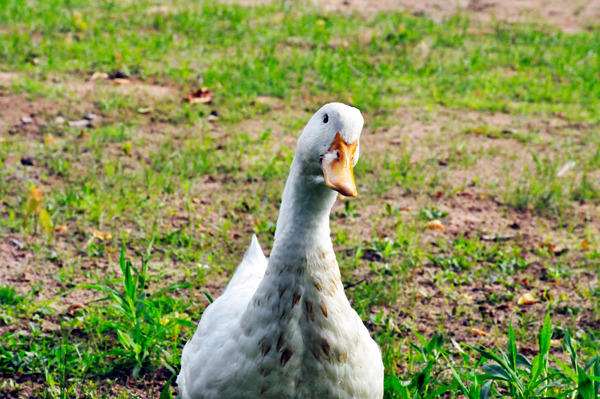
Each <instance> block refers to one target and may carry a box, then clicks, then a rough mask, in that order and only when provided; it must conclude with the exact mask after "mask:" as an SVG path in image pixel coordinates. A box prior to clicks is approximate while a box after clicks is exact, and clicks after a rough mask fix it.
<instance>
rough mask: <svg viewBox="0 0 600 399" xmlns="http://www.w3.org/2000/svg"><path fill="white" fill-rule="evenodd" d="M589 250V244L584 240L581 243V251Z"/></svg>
mask: <svg viewBox="0 0 600 399" xmlns="http://www.w3.org/2000/svg"><path fill="white" fill-rule="evenodd" d="M589 249H590V242H589V241H588V240H587V238H584V239H583V240H582V241H581V250H582V251H589Z"/></svg>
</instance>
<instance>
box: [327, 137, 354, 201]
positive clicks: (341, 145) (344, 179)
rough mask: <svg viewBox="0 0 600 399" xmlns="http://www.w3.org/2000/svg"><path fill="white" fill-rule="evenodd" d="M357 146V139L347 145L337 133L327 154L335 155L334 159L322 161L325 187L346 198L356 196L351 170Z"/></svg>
mask: <svg viewBox="0 0 600 399" xmlns="http://www.w3.org/2000/svg"><path fill="white" fill-rule="evenodd" d="M357 145H358V139H357V140H356V141H355V142H354V143H352V144H350V145H348V144H346V143H345V142H344V140H343V139H342V136H341V135H340V132H337V134H336V135H335V138H334V139H333V143H332V144H331V148H329V154H335V155H336V157H335V158H333V159H328V158H326V159H324V160H323V175H324V176H325V183H326V184H327V187H329V188H331V189H332V190H335V191H337V192H338V193H340V194H342V195H345V196H346V197H356V196H358V192H357V191H356V183H354V171H353V169H352V168H353V167H354V152H355V151H356V146H357Z"/></svg>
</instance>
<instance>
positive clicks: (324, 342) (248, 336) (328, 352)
mask: <svg viewBox="0 0 600 399" xmlns="http://www.w3.org/2000/svg"><path fill="white" fill-rule="evenodd" d="M363 122H364V121H363V118H362V115H361V113H360V111H359V110H358V109H356V108H353V107H349V106H347V105H344V104H340V103H332V104H327V105H325V106H323V107H322V108H321V109H320V110H319V111H317V113H316V114H315V115H314V116H313V117H312V118H311V119H310V121H309V122H308V124H307V125H306V127H305V128H304V130H303V132H302V135H301V136H300V138H299V139H298V145H297V148H296V154H295V155H294V160H293V161H292V166H291V170H290V175H289V177H288V180H287V183H286V186H285V190H284V192H283V198H282V203H281V210H280V213H279V220H278V221H277V230H276V232H275V243H274V245H273V250H272V251H271V257H270V258H269V260H268V261H267V259H266V258H265V256H264V255H263V253H262V251H261V249H260V245H259V244H258V240H257V239H256V237H255V236H254V237H253V238H252V243H251V244H250V247H249V248H248V250H247V251H246V254H245V255H244V259H243V260H242V263H241V264H240V265H239V266H238V268H237V270H236V272H235V274H234V276H233V278H232V279H231V281H230V283H229V285H228V286H227V288H226V289H225V291H224V292H223V295H221V296H220V297H219V298H218V299H217V300H215V301H214V303H212V304H211V305H210V306H208V308H207V309H206V310H205V312H204V314H203V315H202V320H201V321H200V324H199V325H198V330H197V331H196V333H195V334H194V336H193V338H192V339H191V340H190V341H189V342H188V343H187V344H186V346H185V348H184V349H183V355H182V359H181V373H180V374H179V377H178V379H177V383H178V385H179V390H180V393H181V396H182V398H183V399H237V398H244V399H249V398H277V399H282V398H297V399H301V398H377V399H380V398H382V397H383V363H382V360H381V352H380V350H379V347H378V346H377V344H376V343H375V341H373V339H372V338H371V337H370V335H369V332H368V330H367V329H366V327H365V326H364V325H363V323H362V321H361V319H360V318H359V317H358V315H357V314H356V312H355V311H354V310H353V309H352V307H351V306H350V303H349V302H348V299H347V298H346V295H345V294H344V287H343V285H342V282H341V279H340V271H339V268H338V264H337V261H336V258H335V253H334V252H333V246H332V244H331V238H330V230H329V213H330V210H331V207H332V206H333V204H334V202H335V200H336V196H337V192H339V193H341V194H343V195H346V196H353V197H356V195H357V192H356V186H355V184H354V174H353V170H352V168H353V167H354V165H356V162H357V161H358V156H359V145H358V141H359V136H360V133H361V130H362V126H363ZM336 191H337V192H336Z"/></svg>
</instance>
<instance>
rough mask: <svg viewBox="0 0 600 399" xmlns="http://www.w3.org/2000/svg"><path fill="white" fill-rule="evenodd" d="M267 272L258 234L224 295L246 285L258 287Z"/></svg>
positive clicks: (254, 235)
mask: <svg viewBox="0 0 600 399" xmlns="http://www.w3.org/2000/svg"><path fill="white" fill-rule="evenodd" d="M265 270H267V258H266V257H265V254H263V251H262V249H261V248H260V244H259V243H258V239H257V238H256V234H253V235H252V242H251V243H250V246H249V247H248V249H247V250H246V253H245V254H244V259H242V263H240V265H239V266H238V267H237V269H236V270H235V273H234V274H233V277H232V278H231V281H230V282H229V284H227V288H225V291H223V295H224V294H225V293H227V292H228V291H230V290H232V289H234V288H236V287H238V286H243V285H246V284H256V287H258V283H260V281H261V280H262V278H263V276H264V275H265Z"/></svg>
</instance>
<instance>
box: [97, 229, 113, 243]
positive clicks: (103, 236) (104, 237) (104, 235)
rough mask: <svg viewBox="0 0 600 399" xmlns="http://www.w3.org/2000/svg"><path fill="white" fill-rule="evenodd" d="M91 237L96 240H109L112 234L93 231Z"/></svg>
mask: <svg viewBox="0 0 600 399" xmlns="http://www.w3.org/2000/svg"><path fill="white" fill-rule="evenodd" d="M92 235H93V236H94V237H96V238H98V239H99V240H102V241H104V240H110V239H111V238H112V234H110V233H102V232H101V231H94V232H93V233H92Z"/></svg>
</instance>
